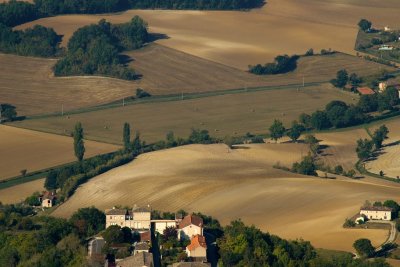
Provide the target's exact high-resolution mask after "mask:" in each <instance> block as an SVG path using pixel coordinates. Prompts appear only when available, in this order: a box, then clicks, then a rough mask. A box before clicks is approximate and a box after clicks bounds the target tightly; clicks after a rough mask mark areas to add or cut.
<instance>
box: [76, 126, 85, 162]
mask: <svg viewBox="0 0 400 267" xmlns="http://www.w3.org/2000/svg"><path fill="white" fill-rule="evenodd" d="M74 151H75V156H76V158H77V159H78V161H82V159H83V155H84V154H85V144H84V142H83V128H82V124H81V123H80V122H78V123H76V124H75V129H74Z"/></svg>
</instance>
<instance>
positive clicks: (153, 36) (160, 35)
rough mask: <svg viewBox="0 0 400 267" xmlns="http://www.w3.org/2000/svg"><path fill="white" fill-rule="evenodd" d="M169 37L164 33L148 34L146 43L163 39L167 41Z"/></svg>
mask: <svg viewBox="0 0 400 267" xmlns="http://www.w3.org/2000/svg"><path fill="white" fill-rule="evenodd" d="M169 38H170V37H169V36H168V35H166V34H164V33H155V32H153V33H149V35H148V37H147V42H148V43H152V42H155V41H158V40H165V39H169Z"/></svg>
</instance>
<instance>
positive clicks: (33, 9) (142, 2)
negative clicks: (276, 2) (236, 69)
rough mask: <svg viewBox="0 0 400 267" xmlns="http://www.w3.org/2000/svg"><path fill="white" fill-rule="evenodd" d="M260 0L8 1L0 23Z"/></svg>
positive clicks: (249, 4) (234, 6) (246, 4)
mask: <svg viewBox="0 0 400 267" xmlns="http://www.w3.org/2000/svg"><path fill="white" fill-rule="evenodd" d="M263 4H264V0H213V1H203V0H34V3H28V2H22V1H16V0H11V1H8V2H5V3H1V4H0V23H2V24H4V25H6V26H9V27H14V26H16V25H19V24H22V23H25V22H29V21H33V20H36V19H38V18H43V17H49V16H56V15H61V14H98V13H110V12H118V11H124V10H128V9H132V8H135V9H200V10H207V9H208V10H240V9H251V8H257V7H260V6H262V5H263Z"/></svg>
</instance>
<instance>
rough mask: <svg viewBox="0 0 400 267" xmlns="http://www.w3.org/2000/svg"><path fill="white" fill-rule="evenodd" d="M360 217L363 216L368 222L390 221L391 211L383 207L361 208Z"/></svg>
mask: <svg viewBox="0 0 400 267" xmlns="http://www.w3.org/2000/svg"><path fill="white" fill-rule="evenodd" d="M360 215H361V216H365V217H366V218H367V219H369V220H383V221H390V220H392V209H391V208H388V207H384V206H378V207H373V206H372V207H362V208H361V209H360Z"/></svg>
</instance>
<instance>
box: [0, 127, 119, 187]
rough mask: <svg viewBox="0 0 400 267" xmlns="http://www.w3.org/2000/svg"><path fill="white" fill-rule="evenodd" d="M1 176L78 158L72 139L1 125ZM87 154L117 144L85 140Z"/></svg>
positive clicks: (18, 173) (0, 178) (48, 166)
mask: <svg viewBox="0 0 400 267" xmlns="http://www.w3.org/2000/svg"><path fill="white" fill-rule="evenodd" d="M0 147H1V155H0V180H2V179H5V178H10V177H14V176H17V175H20V171H21V170H23V169H26V170H27V171H28V172H32V171H37V170H41V169H45V168H50V167H53V166H57V165H61V164H64V163H69V162H72V161H75V160H76V159H75V155H74V149H73V139H72V138H70V137H66V136H59V135H54V134H47V133H41V132H35V131H30V130H24V129H19V128H14V127H9V126H4V125H0ZM85 147H86V153H85V156H86V157H91V156H95V155H98V154H104V153H108V152H112V151H115V150H117V149H118V146H115V145H110V144H103V143H98V142H93V141H85Z"/></svg>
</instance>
